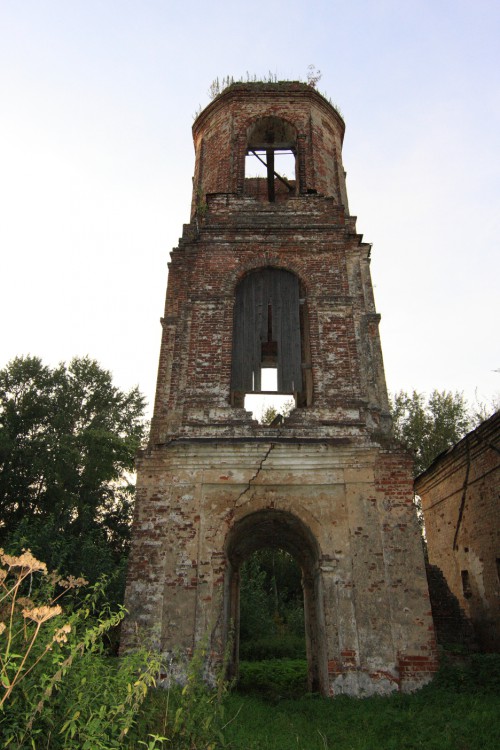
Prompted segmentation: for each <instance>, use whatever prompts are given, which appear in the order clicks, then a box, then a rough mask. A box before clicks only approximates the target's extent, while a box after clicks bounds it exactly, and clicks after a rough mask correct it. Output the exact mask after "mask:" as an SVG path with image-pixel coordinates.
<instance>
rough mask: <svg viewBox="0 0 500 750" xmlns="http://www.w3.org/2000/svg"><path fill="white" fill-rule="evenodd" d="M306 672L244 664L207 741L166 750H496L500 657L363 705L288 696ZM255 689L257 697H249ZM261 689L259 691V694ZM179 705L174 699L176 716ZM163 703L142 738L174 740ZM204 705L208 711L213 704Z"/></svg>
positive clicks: (154, 708)
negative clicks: (153, 735)
mask: <svg viewBox="0 0 500 750" xmlns="http://www.w3.org/2000/svg"><path fill="white" fill-rule="evenodd" d="M304 668H305V666H304V663H302V667H301V666H300V663H299V662H297V661H296V660H281V661H272V662H261V663H258V664H257V665H256V664H255V663H254V664H252V665H250V664H248V663H247V664H243V665H242V681H241V683H242V686H243V689H244V690H245V693H241V692H238V691H233V692H232V693H231V694H230V695H228V696H226V697H225V699H224V701H223V705H222V712H221V713H220V714H219V715H218V716H217V718H216V719H215V718H214V720H213V723H212V725H211V726H210V727H207V729H209V731H208V732H207V734H206V735H205V737H206V742H205V744H203V743H202V744H199V743H198V742H195V743H194V744H189V743H186V744H178V745H175V744H173V743H172V744H170V743H166V747H171V748H173V747H175V748H179V750H185V749H186V750H187V748H189V749H190V750H206V748H211V749H212V750H215V749H216V748H231V750H333V749H334V748H335V750H417V749H422V750H423V749H424V748H425V750H434V748H435V749H436V750H497V748H498V738H499V737H500V690H499V688H500V656H498V655H482V656H476V657H472V659H470V660H469V661H467V662H466V663H462V664H450V663H445V664H444V666H443V667H442V669H441V671H440V673H439V675H438V676H437V678H436V679H435V681H434V683H433V684H432V685H429V686H427V687H425V688H423V689H422V690H421V691H419V692H418V693H415V694H413V695H400V694H395V695H393V696H392V697H388V698H379V697H374V698H365V699H362V700H358V699H355V698H347V697H345V696H340V697H338V698H335V699H333V700H329V699H325V698H320V697H318V696H311V695H304V694H302V695H301V697H289V695H292V696H296V695H297V692H298V691H299V692H300V685H302V686H303V679H304ZM251 686H253V690H254V692H250V690H251V689H252V688H251ZM256 687H257V688H259V690H260V692H255V688H256ZM262 691H264V692H262ZM287 693H288V695H287ZM176 700H177V699H176V697H175V695H174V694H171V695H170V702H171V703H170V707H169V713H170V715H171V716H173V715H174V712H175V709H174V706H175V703H176ZM172 701H173V703H172ZM165 702H166V695H165V694H162V693H160V694H155V695H154V701H153V704H154V705H151V704H150V711H149V720H148V725H147V727H146V726H145V725H143V726H142V732H141V727H138V729H139V731H140V732H141V734H142V736H143V737H144V736H145V734H146V733H147V732H149V733H153V732H154V731H157V732H158V733H160V729H161V732H162V733H164V734H166V736H169V727H168V722H167V723H166V724H165V723H163V722H164V718H165ZM206 708H207V709H209V706H208V704H207V705H206ZM209 710H210V709H209ZM204 715H205V714H204V713H203V712H202V714H200V716H199V717H198V719H197V721H198V722H200V721H203V716H204ZM160 716H161V717H163V718H162V719H161V722H160V720H159V718H158V717H160ZM155 722H156V724H155ZM160 723H161V726H160ZM195 734H196V733H195ZM209 737H210V738H209ZM179 739H180V738H179ZM186 739H187V738H186ZM200 740H201V738H200Z"/></svg>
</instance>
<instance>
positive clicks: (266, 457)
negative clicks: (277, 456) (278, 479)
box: [234, 443, 275, 508]
mask: <svg viewBox="0 0 500 750" xmlns="http://www.w3.org/2000/svg"><path fill="white" fill-rule="evenodd" d="M274 446H275V443H271V445H270V446H269V448H268V450H267V451H266V453H265V455H264V457H263V458H262V459H261V460H260V462H259V465H258V467H257V471H256V472H255V474H254V475H253V477H250V479H249V480H248V482H247V486H246V487H245V489H244V490H242V491H241V492H240V494H239V495H238V497H237V498H236V500H235V501H234V507H235V508H236V506H237V505H238V503H239V501H240V500H241V498H242V497H243V495H246V493H247V492H249V491H250V490H251V489H252V483H253V482H255V480H256V479H257V478H258V476H259V474H260V473H261V471H262V469H263V468H264V464H265V463H266V461H267V459H268V458H269V456H270V454H271V451H272V450H273V448H274Z"/></svg>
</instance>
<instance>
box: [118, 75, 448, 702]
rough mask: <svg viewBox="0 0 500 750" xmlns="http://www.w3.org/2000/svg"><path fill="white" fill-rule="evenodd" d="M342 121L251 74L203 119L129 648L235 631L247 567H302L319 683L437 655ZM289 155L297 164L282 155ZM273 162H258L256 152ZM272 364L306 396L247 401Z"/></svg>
mask: <svg viewBox="0 0 500 750" xmlns="http://www.w3.org/2000/svg"><path fill="white" fill-rule="evenodd" d="M343 135H344V122H343V120H342V118H341V117H340V116H339V114H338V113H337V112H336V110H335V109H334V108H333V107H332V106H331V105H330V104H329V103H328V102H327V101H326V100H325V99H324V98H323V97H322V96H320V95H319V94H318V93H317V92H316V91H315V90H314V89H313V88H311V87H310V86H308V85H306V84H301V83H290V82H287V83H277V84H258V83H253V84H234V85H232V86H230V87H229V88H228V89H227V90H226V91H224V92H223V93H222V94H221V95H220V96H218V97H217V98H216V99H215V100H214V101H213V102H212V103H211V104H210V105H209V106H208V107H207V108H206V109H205V110H204V111H203V112H202V113H201V114H200V115H199V117H198V118H197V119H196V121H195V123H194V126H193V136H194V143H195V152H196V163H195V174H194V180H193V182H194V185H193V201H192V213H191V221H190V223H189V224H187V225H185V226H184V230H183V235H182V238H181V239H180V241H179V246H178V247H177V248H175V249H174V250H173V251H172V254H171V260H170V264H169V277H168V288H167V298H166V305H165V314H164V317H163V318H162V328H163V333H162V344H161V353H160V363H159V370H158V382H157V391H156V401H155V409H154V417H153V421H152V429H151V438H150V443H149V447H148V449H147V450H146V451H145V452H144V453H143V455H142V456H141V457H140V460H139V464H138V483H137V503H136V515H135V521H134V532H133V543H132V553H131V559H130V568H129V575H128V584H127V594H126V606H127V608H128V609H129V611H130V617H129V619H128V621H127V623H126V626H125V628H124V644H125V645H126V644H127V643H130V641H131V639H132V637H133V632H134V628H135V626H136V625H140V626H142V627H146V628H157V629H158V631H159V637H160V642H161V648H162V649H163V650H164V651H166V652H167V651H168V652H170V651H172V650H175V649H178V648H182V649H185V650H186V651H187V652H188V653H189V652H190V651H191V650H192V649H193V648H194V647H195V645H196V643H197V641H198V640H199V639H202V638H203V637H205V636H206V634H207V633H209V634H210V638H211V645H212V650H213V652H214V654H215V655H217V654H219V655H220V654H221V653H222V652H223V650H224V647H225V643H226V642H227V640H228V638H229V634H230V632H231V631H232V630H234V632H235V638H234V646H233V654H232V660H231V669H232V672H233V673H236V672H237V664H238V618H239V567H240V565H241V563H242V561H243V560H245V559H246V558H247V557H248V556H249V555H250V554H251V553H252V552H254V551H255V550H257V549H259V548H262V547H278V548H281V549H284V550H287V551H288V552H289V553H290V554H291V555H293V557H294V558H295V559H296V560H297V562H298V564H299V565H300V567H301V570H302V579H303V589H304V607H305V621H306V645H307V655H308V663H309V684H310V687H311V689H312V690H316V691H320V692H322V693H323V694H325V695H336V694H339V693H347V694H349V695H369V694H373V693H380V694H384V693H389V692H392V691H393V690H402V691H408V690H412V689H415V688H416V687H419V686H420V685H422V684H424V683H425V682H427V681H428V680H429V679H430V677H431V675H432V673H433V672H434V671H435V669H436V651H435V641H434V630H433V624H432V617H431V612H430V604H429V597H428V589H427V581H426V576H425V567H424V560H423V554H422V545H421V539H420V533H419V527H418V523H417V520H416V517H415V513H414V507H413V503H412V498H413V493H412V472H411V469H412V467H411V462H410V460H409V459H408V457H407V456H406V454H404V453H403V452H401V450H400V449H399V448H398V447H397V446H395V445H394V444H393V443H392V440H391V433H390V417H389V411H388V400H387V391H386V385H385V377H384V371H383V363H382V354H381V347H380V339H379V333H378V323H379V316H378V314H377V312H376V310H375V304H374V299H373V290H372V284H371V279H370V269H369V263H370V245H368V244H366V243H364V242H363V241H362V237H361V236H360V235H359V234H358V233H357V232H356V220H355V218H354V217H352V216H350V214H349V211H348V206H347V195H346V187H345V172H344V169H343V166H342V140H343ZM281 152H287V153H288V154H289V155H291V158H292V160H293V163H294V164H295V167H294V172H295V174H294V175H293V176H288V177H286V178H284V177H283V175H280V173H279V172H278V171H277V169H278V167H277V164H278V161H279V157H280V154H281ZM255 154H256V155H257V156H256V158H258V159H259V160H260V161H261V162H264V163H265V164H266V170H267V175H265V176H264V177H263V178H261V177H259V178H255V177H248V176H247V177H246V176H245V170H246V160H247V158H248V155H250V156H253V155H255ZM264 368H274V369H275V370H276V372H277V382H278V391H279V392H280V393H286V394H289V395H290V396H291V397H293V398H294V399H295V403H296V408H295V410H294V411H293V412H292V413H291V415H290V416H289V417H288V418H287V419H285V421H284V423H283V424H282V425H280V426H279V428H277V427H268V426H264V425H260V424H258V423H257V422H256V421H254V420H253V419H252V417H251V414H250V413H249V412H247V411H246V410H245V408H244V397H245V395H246V394H247V393H256V392H257V393H258V392H261V377H260V376H261V369H264Z"/></svg>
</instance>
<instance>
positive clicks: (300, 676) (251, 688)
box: [238, 659, 307, 699]
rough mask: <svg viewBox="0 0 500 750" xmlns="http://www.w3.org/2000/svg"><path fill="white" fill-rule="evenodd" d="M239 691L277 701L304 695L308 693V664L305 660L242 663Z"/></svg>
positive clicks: (271, 660) (270, 660)
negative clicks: (259, 694)
mask: <svg viewBox="0 0 500 750" xmlns="http://www.w3.org/2000/svg"><path fill="white" fill-rule="evenodd" d="M238 690H239V691H241V692H248V693H261V694H263V695H266V696H267V697H268V698H276V699H277V698H282V697H286V698H295V697H298V696H301V695H304V693H306V692H307V662H306V661H305V660H304V659H268V660H266V661H258V662H257V661H256V662H240V676H239V680H238Z"/></svg>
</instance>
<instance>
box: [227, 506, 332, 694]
mask: <svg viewBox="0 0 500 750" xmlns="http://www.w3.org/2000/svg"><path fill="white" fill-rule="evenodd" d="M265 548H268V549H282V550H285V551H286V552H288V553H289V554H290V555H291V556H292V557H293V558H294V559H295V560H296V562H297V564H298V565H299V567H300V569H301V572H302V588H303V592H304V619H305V636H306V653H307V661H308V684H309V689H310V690H311V691H313V692H320V693H323V694H326V693H327V690H328V679H327V664H326V650H325V643H324V621H323V620H324V617H323V607H322V595H321V584H320V575H319V549H318V545H317V542H316V540H315V538H314V536H313V534H312V533H311V531H310V529H309V528H308V527H307V526H306V525H305V524H304V523H303V522H302V521H301V520H300V519H299V518H297V517H296V516H295V515H293V514H292V513H289V512H287V511H281V510H276V509H265V510H261V511H257V512H255V513H250V514H249V515H247V516H245V517H243V518H242V519H240V520H239V521H238V522H237V523H236V524H235V525H234V527H233V528H232V529H231V531H230V532H229V534H228V537H227V540H226V556H227V561H228V566H227V574H226V581H225V597H224V600H225V628H224V630H225V634H226V638H228V637H229V634H230V632H231V631H232V632H234V643H233V650H232V657H231V660H230V665H229V672H230V676H237V674H238V662H239V591H240V580H239V572H240V566H241V564H242V563H243V562H244V561H245V560H246V559H248V557H249V556H250V555H251V554H252V553H253V552H255V551H257V550H259V549H265Z"/></svg>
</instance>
